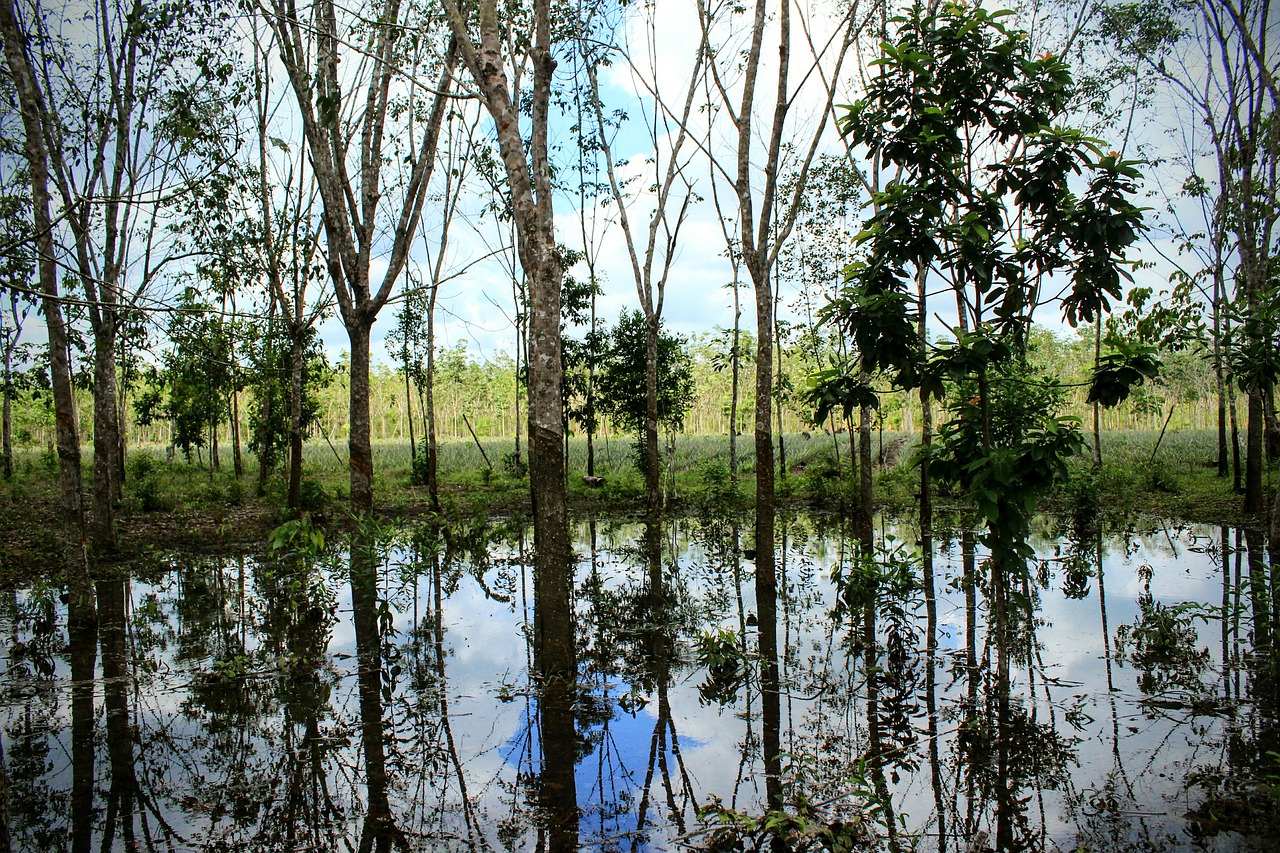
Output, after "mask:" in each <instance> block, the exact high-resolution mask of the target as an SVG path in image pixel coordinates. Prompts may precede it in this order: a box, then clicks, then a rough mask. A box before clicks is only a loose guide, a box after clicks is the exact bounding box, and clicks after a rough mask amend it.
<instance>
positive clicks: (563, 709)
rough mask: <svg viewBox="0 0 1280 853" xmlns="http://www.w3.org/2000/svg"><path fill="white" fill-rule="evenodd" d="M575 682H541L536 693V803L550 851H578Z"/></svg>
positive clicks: (561, 679) (563, 852)
mask: <svg viewBox="0 0 1280 853" xmlns="http://www.w3.org/2000/svg"><path fill="white" fill-rule="evenodd" d="M574 693H575V691H574V684H573V683H572V682H571V681H569V680H568V679H566V678H554V679H551V680H549V681H546V682H544V683H543V685H542V688H541V691H540V693H539V696H538V723H539V726H538V728H539V731H541V733H542V773H541V775H540V776H539V780H538V781H539V785H538V804H539V806H540V807H541V810H542V814H543V818H544V820H546V822H547V831H548V837H549V842H550V843H549V844H548V846H547V850H548V851H549V853H577V850H578V787H577V782H576V780H575V779H574V775H573V771H574V767H575V766H576V765H577V750H578V735H577V729H576V727H575V725H574V715H573V699H574Z"/></svg>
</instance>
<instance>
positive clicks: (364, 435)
mask: <svg viewBox="0 0 1280 853" xmlns="http://www.w3.org/2000/svg"><path fill="white" fill-rule="evenodd" d="M369 334H370V327H369V324H368V323H366V322H364V321H363V320H362V319H354V320H352V321H351V322H349V323H348V324H347V336H348V337H349V339H350V341H351V387H350V393H351V400H350V409H349V414H348V418H349V422H350V430H351V431H350V433H349V434H348V439H347V445H348V447H349V448H350V459H351V463H350V464H351V508H352V510H353V511H354V512H356V513H357V514H367V513H370V512H373V446H372V441H371V426H370V420H369Z"/></svg>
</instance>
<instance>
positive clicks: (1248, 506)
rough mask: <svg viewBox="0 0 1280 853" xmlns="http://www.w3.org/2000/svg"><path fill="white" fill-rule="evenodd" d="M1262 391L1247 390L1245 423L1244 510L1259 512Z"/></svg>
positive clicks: (1261, 453)
mask: <svg viewBox="0 0 1280 853" xmlns="http://www.w3.org/2000/svg"><path fill="white" fill-rule="evenodd" d="M1262 409H1263V405H1262V392H1261V391H1260V390H1258V389H1253V390H1251V391H1249V413H1248V420H1247V422H1246V424H1245V430H1246V433H1245V466H1244V511H1245V512H1261V511H1262V509H1263V494H1262V465H1263V458H1264V456H1263V447H1262V445H1263V432H1264V429H1265V424H1264V418H1263V413H1262Z"/></svg>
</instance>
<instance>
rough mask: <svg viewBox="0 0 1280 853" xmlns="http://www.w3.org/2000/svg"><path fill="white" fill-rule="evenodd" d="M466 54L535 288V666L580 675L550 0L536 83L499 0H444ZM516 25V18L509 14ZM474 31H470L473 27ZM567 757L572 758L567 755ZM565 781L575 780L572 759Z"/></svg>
mask: <svg viewBox="0 0 1280 853" xmlns="http://www.w3.org/2000/svg"><path fill="white" fill-rule="evenodd" d="M442 3H443V6H444V9H445V13H446V15H447V16H448V19H449V25H450V27H451V28H452V31H453V35H454V39H455V40H456V42H457V45H458V49H459V52H460V55H461V57H462V61H463V62H464V63H465V65H466V67H467V69H468V70H469V71H470V73H471V78H472V81H473V82H474V84H475V86H476V88H477V90H478V91H479V94H480V98H481V100H482V101H483V102H484V105H485V108H486V109H487V110H488V112H489V115H490V117H491V118H492V119H493V123H494V127H495V129H496V131H497V137H498V148H499V151H500V153H501V159H502V165H503V169H504V171H505V173H506V176H507V188H508V193H509V198H510V209H511V217H512V222H513V224H514V226H515V231H516V238H517V250H518V253H519V256H520V265H521V267H522V268H523V269H524V276H525V279H526V281H527V283H528V294H529V353H528V361H527V364H528V376H529V483H530V491H531V493H532V501H533V523H534V566H535V570H536V572H537V592H538V597H539V601H540V602H541V603H542V604H543V605H544V606H545V611H544V612H545V613H546V614H548V615H546V616H544V618H542V619H541V621H540V624H539V628H538V636H537V642H536V647H537V649H538V666H539V673H540V675H541V676H542V677H543V678H544V679H548V680H553V681H557V682H563V681H565V680H566V679H567V680H570V681H572V680H573V679H574V678H575V677H576V653H575V651H574V639H573V623H572V621H571V619H570V608H569V600H570V593H571V585H572V578H573V569H572V561H571V559H570V543H569V514H568V507H567V504H566V501H565V484H564V471H565V460H564V401H563V389H562V381H563V369H564V367H563V360H562V358H561V352H560V350H561V329H560V286H561V280H562V278H563V276H564V269H563V267H562V266H561V261H560V250H559V246H558V245H557V243H556V239H555V218H554V208H553V196H552V192H553V190H552V168H551V162H550V158H549V156H548V130H549V119H550V98H551V82H552V75H553V73H554V71H555V67H556V61H555V58H554V57H553V56H552V42H551V6H550V3H549V0H535V2H534V4H533V9H532V18H531V19H530V20H528V21H526V22H525V23H527V25H528V26H529V28H530V30H531V31H532V33H533V36H534V38H533V41H532V43H531V45H530V48H529V54H528V57H527V59H528V61H529V62H530V63H531V65H532V70H533V79H532V81H531V89H530V90H529V91H528V92H527V93H526V92H524V91H522V90H521V88H520V82H521V80H520V78H519V76H517V77H516V78H515V79H514V81H513V80H512V78H511V77H509V76H508V73H507V67H506V63H507V62H514V61H515V57H511V56H509V55H508V53H507V51H506V49H505V44H506V42H505V39H504V26H503V23H504V22H503V21H501V20H500V18H499V16H498V8H497V3H496V2H495V0H481V2H480V8H479V15H478V17H477V18H476V19H475V20H474V21H472V20H470V19H469V18H468V16H467V15H464V14H463V11H462V8H461V7H460V5H459V4H458V3H457V2H455V0H442ZM506 23H507V24H508V25H510V26H515V25H514V24H513V23H512V22H506ZM473 33H474V35H473ZM524 103H528V105H529V107H530V108H531V109H530V115H531V124H530V126H529V136H528V139H529V142H528V145H527V146H526V144H525V137H524V135H523V134H522V132H521V122H520V115H521V109H520V105H521V104H524ZM570 760H571V757H570ZM569 780H570V782H571V781H572V767H571V766H570V772H569Z"/></svg>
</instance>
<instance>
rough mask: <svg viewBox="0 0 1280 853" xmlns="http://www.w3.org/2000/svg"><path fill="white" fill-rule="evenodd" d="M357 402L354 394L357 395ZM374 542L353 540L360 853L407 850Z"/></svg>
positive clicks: (357, 538) (352, 582)
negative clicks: (388, 715) (388, 733)
mask: <svg viewBox="0 0 1280 853" xmlns="http://www.w3.org/2000/svg"><path fill="white" fill-rule="evenodd" d="M352 396H353V398H354V396H355V395H354V393H353V395H352ZM372 551H373V543H372V542H369V541H368V540H362V539H361V538H359V537H353V539H352V542H351V622H352V626H353V628H354V629H355V635H356V660H357V662H358V665H359V670H358V672H357V680H358V685H357V688H358V692H359V696H360V744H361V748H362V752H363V753H364V770H365V785H366V787H367V790H368V802H367V804H366V811H365V823H364V827H363V828H362V830H361V832H360V848H359V849H360V853H369V851H372V850H377V851H378V853H385V851H388V850H390V849H391V847H392V844H393V843H394V844H395V845H396V846H398V847H401V848H407V844H406V842H405V838H404V834H403V833H402V832H401V831H400V829H399V828H398V827H397V826H396V825H395V822H394V820H393V819H392V816H391V805H390V803H389V801H388V799H387V761H386V738H385V732H384V728H383V719H382V684H383V677H382V634H381V631H380V630H379V626H378V575H377V565H376V563H375V562H374V559H373V555H372Z"/></svg>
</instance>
